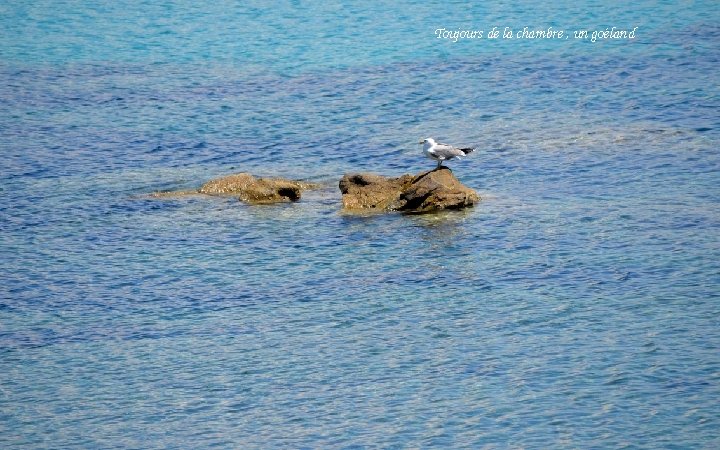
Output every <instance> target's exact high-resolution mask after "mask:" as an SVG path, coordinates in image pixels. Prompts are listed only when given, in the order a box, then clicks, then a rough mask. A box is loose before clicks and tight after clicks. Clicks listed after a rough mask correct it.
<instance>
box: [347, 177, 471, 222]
mask: <svg viewBox="0 0 720 450" xmlns="http://www.w3.org/2000/svg"><path fill="white" fill-rule="evenodd" d="M340 192H342V202H343V208H344V209H345V210H348V211H358V210H374V211H405V212H416V213H420V212H431V211H439V210H443V209H461V208H466V207H469V206H473V205H474V204H475V203H477V202H478V201H479V200H480V196H479V195H478V194H477V192H475V191H474V190H473V189H470V188H469V187H467V186H465V185H464V184H462V183H460V181H458V179H457V178H455V175H453V173H452V171H451V170H450V169H449V168H447V167H440V168H438V169H434V170H431V171H428V172H422V173H420V174H418V175H415V176H412V175H403V176H401V177H399V178H387V177H383V176H380V175H371V174H347V175H345V176H344V177H343V178H342V180H340Z"/></svg>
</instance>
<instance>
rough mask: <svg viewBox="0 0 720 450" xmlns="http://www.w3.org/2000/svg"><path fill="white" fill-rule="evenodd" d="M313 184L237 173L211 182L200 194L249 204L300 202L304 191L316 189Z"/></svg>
mask: <svg viewBox="0 0 720 450" xmlns="http://www.w3.org/2000/svg"><path fill="white" fill-rule="evenodd" d="M316 187H317V185H315V184H313V183H306V182H303V181H295V180H286V179H284V178H257V177H255V176H253V175H251V174H249V173H237V174H233V175H228V176H225V177H222V178H217V179H214V180H210V181H208V182H207V183H205V184H203V185H202V186H201V187H200V189H199V190H198V192H199V193H200V194H206V195H223V196H225V195H227V196H238V198H239V199H240V200H241V201H243V202H247V203H254V204H264V203H277V202H289V201H293V202H294V201H297V200H300V197H301V195H302V191H304V190H306V189H313V188H316Z"/></svg>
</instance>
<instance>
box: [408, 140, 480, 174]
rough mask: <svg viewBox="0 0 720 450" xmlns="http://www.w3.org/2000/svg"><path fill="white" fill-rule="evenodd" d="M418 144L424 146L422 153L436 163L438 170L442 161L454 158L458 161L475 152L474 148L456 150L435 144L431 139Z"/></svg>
mask: <svg viewBox="0 0 720 450" xmlns="http://www.w3.org/2000/svg"><path fill="white" fill-rule="evenodd" d="M418 144H425V145H423V152H424V153H425V154H426V155H427V157H428V158H432V159H434V160H436V161H437V162H438V165H437V166H438V168H439V167H440V166H442V162H443V161H447V160H449V159H455V158H457V159H460V158H461V157H463V156H465V155H467V154H468V153H470V152H472V151H473V150H475V149H474V148H469V147H468V148H458V147H453V146H452V145H449V144H441V143H439V142H435V139H433V138H427V139H423V140H422V141H420V142H418Z"/></svg>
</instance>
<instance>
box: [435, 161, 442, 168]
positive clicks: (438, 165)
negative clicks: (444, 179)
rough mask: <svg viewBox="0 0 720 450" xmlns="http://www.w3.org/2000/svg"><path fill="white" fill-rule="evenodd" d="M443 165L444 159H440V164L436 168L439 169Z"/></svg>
mask: <svg viewBox="0 0 720 450" xmlns="http://www.w3.org/2000/svg"><path fill="white" fill-rule="evenodd" d="M441 166H442V159H438V165H437V167H436V168H435V169H439V168H440V167H441Z"/></svg>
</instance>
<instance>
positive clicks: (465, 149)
mask: <svg viewBox="0 0 720 450" xmlns="http://www.w3.org/2000/svg"><path fill="white" fill-rule="evenodd" d="M460 151H461V152H463V153H465V154H466V155H467V154H468V153H470V152H473V151H475V149H474V148H461V149H460Z"/></svg>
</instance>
